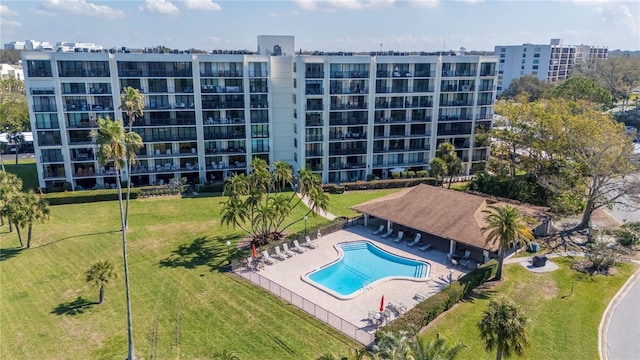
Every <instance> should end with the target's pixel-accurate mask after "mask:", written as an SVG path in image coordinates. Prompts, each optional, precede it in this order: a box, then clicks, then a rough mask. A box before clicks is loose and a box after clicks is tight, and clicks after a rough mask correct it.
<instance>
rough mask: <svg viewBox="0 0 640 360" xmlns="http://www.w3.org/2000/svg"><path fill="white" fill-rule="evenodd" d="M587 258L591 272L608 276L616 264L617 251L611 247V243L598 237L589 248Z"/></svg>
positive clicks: (586, 253)
mask: <svg viewBox="0 0 640 360" xmlns="http://www.w3.org/2000/svg"><path fill="white" fill-rule="evenodd" d="M585 256H586V257H587V260H589V265H590V268H589V270H590V271H591V272H596V273H603V274H606V273H608V271H609V269H610V268H611V267H613V265H615V263H616V253H615V251H614V250H613V249H612V248H611V247H610V246H609V243H607V242H606V241H604V240H602V239H599V238H597V237H596V238H594V240H593V242H592V243H590V244H589V246H588V247H587V250H586V251H585Z"/></svg>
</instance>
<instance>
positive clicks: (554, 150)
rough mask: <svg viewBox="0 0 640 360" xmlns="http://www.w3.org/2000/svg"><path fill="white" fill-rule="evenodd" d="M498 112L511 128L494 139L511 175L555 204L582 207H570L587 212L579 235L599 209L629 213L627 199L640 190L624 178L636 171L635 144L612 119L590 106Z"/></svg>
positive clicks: (561, 104)
mask: <svg viewBox="0 0 640 360" xmlns="http://www.w3.org/2000/svg"><path fill="white" fill-rule="evenodd" d="M498 108H500V111H501V113H502V116H504V117H505V118H507V120H508V122H509V124H510V125H509V126H507V127H503V128H502V129H500V130H498V131H496V132H495V133H494V136H495V137H496V138H497V139H498V142H499V143H503V144H506V146H505V150H506V151H507V152H508V154H509V155H508V156H510V157H511V158H512V159H513V161H512V164H511V165H512V168H513V171H514V172H515V170H516V169H518V170H520V171H522V172H525V173H527V174H528V175H529V176H531V177H532V178H533V179H535V181H536V182H537V183H538V184H539V185H541V186H544V187H545V189H546V190H547V191H548V192H549V193H550V196H549V198H551V199H557V200H559V202H562V201H564V200H567V199H568V201H569V202H570V203H574V202H576V199H577V201H578V202H581V203H582V204H578V205H582V206H579V207H578V206H576V205H575V204H569V205H571V206H570V207H572V208H583V209H584V213H583V217H582V221H581V223H580V224H579V225H578V227H577V228H578V229H581V228H585V227H587V226H588V223H589V220H590V218H591V214H592V213H593V211H595V210H596V209H598V208H600V207H603V206H607V207H610V206H613V205H615V204H620V205H621V206H625V207H627V208H630V205H629V203H628V202H625V201H624V197H625V195H627V194H633V193H637V192H638V191H639V190H640V186H638V183H637V182H636V181H634V180H633V179H631V178H630V177H626V178H625V175H628V174H630V173H632V172H633V171H635V166H634V165H633V164H632V163H631V162H630V160H629V156H630V155H631V153H632V151H633V143H632V140H631V138H630V137H629V136H627V134H626V132H625V128H624V125H623V124H620V123H617V122H615V121H614V120H613V119H612V118H611V115H610V114H606V113H602V112H601V111H599V110H597V109H594V108H593V104H592V103H587V102H583V101H569V100H566V99H544V100H540V101H537V102H534V103H528V102H524V103H523V102H519V103H516V102H509V103H506V104H501V105H499V106H498ZM516 158H517V161H515V159H516ZM512 175H513V174H512ZM563 199H564V200H563Z"/></svg>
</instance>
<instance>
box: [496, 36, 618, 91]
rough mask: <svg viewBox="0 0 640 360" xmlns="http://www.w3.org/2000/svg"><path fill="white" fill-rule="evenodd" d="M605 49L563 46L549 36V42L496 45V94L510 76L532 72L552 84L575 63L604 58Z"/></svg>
mask: <svg viewBox="0 0 640 360" xmlns="http://www.w3.org/2000/svg"><path fill="white" fill-rule="evenodd" d="M607 53H608V51H607V48H606V47H598V46H591V45H564V44H563V42H562V40H561V39H551V42H550V44H549V45H539V44H523V45H498V46H496V47H495V54H496V56H498V61H499V63H498V87H497V92H498V94H500V93H501V92H502V91H504V90H506V89H507V88H508V87H509V85H510V84H511V81H512V80H513V79H517V78H519V77H521V76H524V75H533V76H535V77H537V78H538V79H540V80H542V81H548V82H550V83H556V82H558V81H560V80H563V79H566V78H568V77H569V74H570V73H571V70H573V68H574V67H575V66H576V65H579V64H588V63H589V62H590V61H593V60H598V59H606V58H607Z"/></svg>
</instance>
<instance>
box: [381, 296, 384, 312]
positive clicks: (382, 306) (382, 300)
mask: <svg viewBox="0 0 640 360" xmlns="http://www.w3.org/2000/svg"><path fill="white" fill-rule="evenodd" d="M383 311H384V295H382V299H380V312H383Z"/></svg>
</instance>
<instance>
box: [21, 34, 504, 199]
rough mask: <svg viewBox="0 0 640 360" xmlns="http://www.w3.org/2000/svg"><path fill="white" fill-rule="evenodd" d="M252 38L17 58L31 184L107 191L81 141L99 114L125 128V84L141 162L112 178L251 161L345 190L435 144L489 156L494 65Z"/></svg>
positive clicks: (416, 162) (476, 161)
mask: <svg viewBox="0 0 640 360" xmlns="http://www.w3.org/2000/svg"><path fill="white" fill-rule="evenodd" d="M258 43H259V44H258V48H259V49H260V51H259V52H256V53H253V52H247V51H221V50H218V51H212V52H210V53H207V54H190V53H172V54H154V53H149V52H141V53H131V52H113V51H112V52H107V51H102V52H95V53H78V52H25V53H23V54H22V60H23V65H24V66H25V76H26V81H25V85H26V89H27V97H28V102H29V113H30V116H31V124H32V129H33V134H34V145H35V152H36V159H37V165H38V177H39V181H40V186H41V187H43V188H47V189H50V190H52V189H57V188H59V187H60V186H61V185H62V184H63V183H64V182H69V183H71V184H72V185H73V187H74V188H75V189H90V188H102V187H111V186H113V184H114V183H115V177H114V175H115V172H114V171H113V169H112V168H111V167H110V166H109V165H106V166H101V165H100V164H98V162H97V159H96V146H95V144H94V142H93V139H92V138H91V137H90V136H89V133H90V131H91V130H92V129H93V128H95V127H96V119H97V118H98V117H104V116H110V117H112V118H119V119H122V118H125V119H126V115H125V114H123V113H122V112H121V111H119V110H118V108H119V107H120V105H121V103H120V93H121V91H122V88H124V87H126V86H131V87H135V88H137V89H139V90H140V91H141V92H142V93H143V94H144V101H145V105H146V107H145V111H144V117H143V118H140V119H137V120H136V122H135V124H134V127H133V128H134V131H136V132H137V133H139V134H140V135H141V136H142V139H143V141H144V147H143V149H142V150H141V151H140V152H139V154H138V159H139V163H138V164H136V166H134V168H133V171H132V173H131V174H123V177H124V179H123V180H126V179H127V178H128V176H129V175H130V176H131V179H132V182H133V184H135V185H148V184H160V183H166V182H168V181H169V180H170V179H172V178H176V177H178V178H187V179H189V180H190V181H193V182H196V183H198V182H199V183H203V182H205V181H206V182H208V181H222V180H224V179H225V178H226V177H228V176H230V175H232V174H233V173H238V172H246V171H247V165H248V164H250V163H251V159H252V158H254V157H260V158H263V159H265V160H267V161H269V162H271V161H275V160H283V161H287V162H289V163H290V164H291V165H292V166H293V168H294V170H297V169H300V168H310V169H311V170H313V171H314V172H316V173H317V174H319V175H320V176H321V177H322V179H323V181H324V182H345V181H354V180H365V179H366V178H367V177H368V176H377V177H379V178H387V177H390V175H391V172H390V170H391V169H397V168H402V169H404V170H414V171H418V170H426V169H428V167H429V162H430V161H431V159H433V157H434V156H435V150H436V148H437V145H438V144H440V143H442V142H445V141H447V142H451V143H452V144H454V145H455V147H456V150H457V153H458V156H459V157H460V158H461V159H462V160H463V162H464V172H465V173H467V174H468V173H470V172H473V171H476V170H478V169H479V168H481V167H482V166H483V162H484V161H485V160H486V159H487V157H488V155H489V148H488V144H486V143H475V142H474V134H475V133H476V132H477V131H479V130H481V129H489V128H490V127H491V126H492V121H493V105H494V99H495V90H496V86H495V85H496V76H497V59H496V58H495V57H493V56H489V57H487V56H456V55H453V54H427V53H415V54H414V53H411V54H409V53H393V52H385V53H371V54H366V55H358V54H352V53H320V52H313V53H311V54H300V53H295V50H294V49H295V48H294V46H293V44H294V43H293V37H292V36H260V37H259V38H258ZM125 122H126V120H125ZM396 171H397V170H396Z"/></svg>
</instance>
